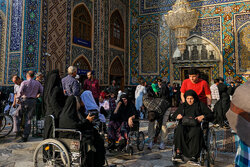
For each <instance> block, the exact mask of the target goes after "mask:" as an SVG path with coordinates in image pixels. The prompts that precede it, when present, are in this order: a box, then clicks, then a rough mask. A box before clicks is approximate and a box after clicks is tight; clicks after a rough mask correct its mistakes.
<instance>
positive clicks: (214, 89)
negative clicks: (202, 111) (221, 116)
mask: <svg viewBox="0 0 250 167" xmlns="http://www.w3.org/2000/svg"><path fill="white" fill-rule="evenodd" d="M210 90H211V96H212V99H215V100H220V94H219V89H218V86H217V85H216V84H213V85H212V86H210Z"/></svg>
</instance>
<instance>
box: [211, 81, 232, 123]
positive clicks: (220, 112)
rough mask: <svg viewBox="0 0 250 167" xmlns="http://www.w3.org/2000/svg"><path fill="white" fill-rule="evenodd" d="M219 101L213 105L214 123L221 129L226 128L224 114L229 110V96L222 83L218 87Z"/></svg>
mask: <svg viewBox="0 0 250 167" xmlns="http://www.w3.org/2000/svg"><path fill="white" fill-rule="evenodd" d="M218 90H219V94H220V100H219V101H217V103H216V104H215V105H214V118H215V120H214V123H215V124H219V125H220V126H221V127H223V126H228V123H227V118H226V113H227V111H228V110H229V108H230V96H229V94H228V93H227V86H226V85H225V84H224V83H220V84H219V85H218Z"/></svg>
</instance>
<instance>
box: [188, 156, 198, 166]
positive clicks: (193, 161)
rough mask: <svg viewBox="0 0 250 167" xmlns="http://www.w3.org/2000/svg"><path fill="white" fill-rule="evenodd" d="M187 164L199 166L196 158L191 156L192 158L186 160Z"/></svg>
mask: <svg viewBox="0 0 250 167" xmlns="http://www.w3.org/2000/svg"><path fill="white" fill-rule="evenodd" d="M188 164H190V165H194V166H200V164H199V163H198V160H197V158H195V157H192V158H191V159H190V160H189V161H188Z"/></svg>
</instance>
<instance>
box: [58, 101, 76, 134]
mask: <svg viewBox="0 0 250 167" xmlns="http://www.w3.org/2000/svg"><path fill="white" fill-rule="evenodd" d="M79 122H80V120H79V117H78V115H77V110H76V98H75V96H69V97H68V98H67V100H66V102H65V105H64V107H63V110H62V112H61V114H60V117H59V127H60V128H70V129H77V128H78V124H79Z"/></svg>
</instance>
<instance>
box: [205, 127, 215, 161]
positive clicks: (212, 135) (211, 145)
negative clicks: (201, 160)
mask: <svg viewBox="0 0 250 167" xmlns="http://www.w3.org/2000/svg"><path fill="white" fill-rule="evenodd" d="M207 143H208V154H209V161H210V163H211V164H212V165H214V162H215V158H216V156H217V146H216V134H215V131H214V129H213V128H210V130H209V134H208V142H207Z"/></svg>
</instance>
